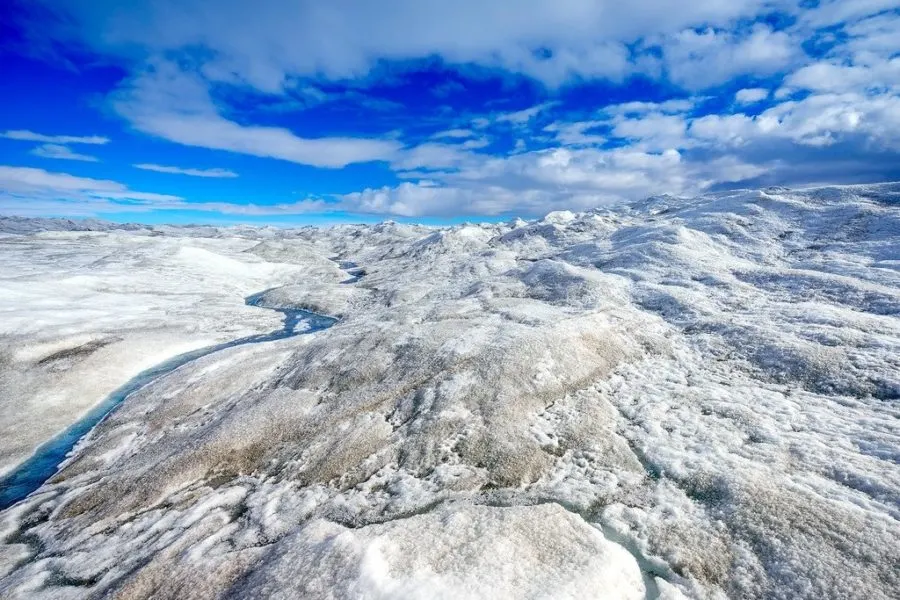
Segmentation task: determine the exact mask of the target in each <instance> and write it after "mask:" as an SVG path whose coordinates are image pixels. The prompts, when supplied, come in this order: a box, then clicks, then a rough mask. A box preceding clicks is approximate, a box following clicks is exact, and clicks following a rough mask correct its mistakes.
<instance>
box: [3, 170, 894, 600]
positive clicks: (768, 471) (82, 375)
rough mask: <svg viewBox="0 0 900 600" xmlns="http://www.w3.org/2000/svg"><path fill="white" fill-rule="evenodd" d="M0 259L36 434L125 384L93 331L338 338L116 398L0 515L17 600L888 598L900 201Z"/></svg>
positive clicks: (223, 361)
mask: <svg viewBox="0 0 900 600" xmlns="http://www.w3.org/2000/svg"><path fill="white" fill-rule="evenodd" d="M16 227H17V228H18V230H20V231H30V228H29V227H28V226H27V224H23V223H22V222H18V221H17V222H16ZM97 228H101V227H99V226H98V227H97ZM0 243H2V248H0V251H2V253H3V258H4V259H6V260H4V263H6V264H14V265H15V269H16V275H15V276H12V275H10V276H8V277H7V275H6V273H7V272H8V271H5V272H4V278H5V281H4V285H3V288H2V290H3V292H2V296H0V310H3V311H4V314H6V315H9V316H10V318H5V317H4V319H3V320H2V322H3V327H4V331H5V335H6V338H4V340H3V344H4V348H5V350H4V352H5V354H4V355H3V356H4V357H6V358H4V359H3V360H4V361H6V362H3V363H2V365H3V366H2V368H3V369H5V371H3V373H7V375H6V376H5V377H6V379H5V380H4V381H7V382H10V383H6V384H4V385H6V386H7V387H6V388H4V389H8V390H13V391H15V393H16V394H17V395H21V396H22V397H23V398H24V397H30V398H37V399H34V400H31V401H29V402H24V401H23V402H20V401H19V400H11V401H10V406H15V407H17V408H16V410H7V408H6V407H4V412H3V415H4V419H8V418H19V419H20V421H19V425H16V426H15V427H18V428H19V429H30V428H26V427H24V425H22V423H29V422H32V421H30V420H29V415H31V414H44V413H41V412H40V411H41V410H44V411H47V409H46V407H43V408H42V405H41V401H42V400H40V398H43V397H45V396H40V395H35V393H34V391H33V390H35V389H38V388H39V386H43V387H40V388H39V389H43V390H45V394H46V393H47V392H50V391H52V392H53V393H55V394H70V393H72V392H71V390H72V389H74V388H75V387H77V386H75V383H74V382H75V381H79V382H89V383H91V385H96V384H95V382H96V381H102V380H104V378H106V379H108V380H109V381H110V383H111V384H113V383H121V380H122V379H127V378H128V376H129V373H130V372H131V371H130V370H129V369H126V368H121V367H119V366H117V367H116V369H114V370H111V371H107V372H104V371H103V365H108V364H109V359H107V360H105V361H104V360H99V359H98V360H97V361H96V362H94V363H92V362H90V360H91V359H90V358H89V357H92V356H96V355H97V354H98V353H100V352H102V351H103V348H106V347H107V346H103V347H97V348H93V346H91V345H90V344H94V345H96V342H95V340H105V339H107V338H112V337H118V338H122V339H123V340H124V341H123V342H116V343H118V344H123V345H121V346H119V349H118V350H116V353H115V356H116V357H118V358H117V361H116V362H118V361H119V360H121V361H123V362H128V361H134V362H139V361H140V360H143V359H145V358H146V359H147V360H150V358H151V356H150V353H149V352H148V351H147V350H146V348H150V347H153V348H157V350H158V355H161V357H162V358H165V357H166V356H168V353H170V352H174V351H175V348H176V346H177V344H188V345H190V344H197V345H202V344H205V343H208V340H210V339H215V340H221V339H223V338H224V337H227V336H229V335H231V336H233V337H239V336H240V335H244V334H246V333H248V332H249V333H253V332H257V331H260V330H262V331H269V330H271V329H274V328H275V327H276V325H275V324H274V323H273V321H277V316H273V314H272V313H271V312H270V311H258V310H254V309H253V308H251V307H244V306H242V305H241V304H242V301H243V299H244V298H245V297H246V296H248V295H250V294H252V293H258V292H262V293H261V294H260V295H259V297H258V300H257V301H258V302H259V303H260V304H261V305H263V306H271V307H279V306H290V307H294V308H309V309H313V310H317V311H319V312H323V313H328V314H333V315H340V316H341V317H342V318H341V321H340V322H339V323H338V324H336V325H335V326H333V327H332V328H330V329H328V330H326V331H322V332H317V333H314V334H311V335H309V336H301V337H297V338H291V339H285V340H279V341H274V342H269V343H265V344H257V345H252V346H243V347H238V348H231V349H229V350H224V351H222V352H220V353H216V354H214V355H210V356H207V357H204V358H202V359H199V360H197V361H195V362H193V363H191V364H189V365H186V366H185V367H183V368H180V369H178V370H177V371H175V372H172V373H170V374H169V375H166V376H165V377H162V378H160V379H159V380H157V381H156V382H154V383H153V384H151V385H149V386H147V387H145V388H143V389H141V390H140V391H138V392H137V393H135V394H134V395H133V396H131V397H130V398H129V399H128V400H127V401H126V402H125V403H124V404H122V406H121V407H120V408H119V409H118V410H117V411H116V412H114V413H113V414H112V415H111V416H110V417H109V418H108V419H107V420H105V421H104V422H103V423H102V424H101V425H99V426H98V427H97V428H96V429H95V430H94V432H93V433H92V434H91V435H90V436H89V437H88V438H87V439H85V440H84V441H83V442H82V443H81V444H80V445H79V446H78V448H77V449H76V451H75V453H74V454H73V456H72V457H70V459H69V460H68V461H67V463H66V464H65V465H64V467H63V468H62V470H61V471H60V472H59V473H58V474H57V475H56V476H55V477H54V478H53V479H52V480H51V481H50V482H49V483H48V484H47V485H45V486H44V487H43V488H41V489H40V490H39V491H38V492H36V493H35V494H33V495H32V496H31V497H30V498H28V499H27V500H25V501H24V502H22V503H20V504H19V505H17V506H14V507H12V508H10V509H9V510H7V511H5V512H3V513H2V514H0V535H2V536H4V539H5V544H4V545H3V546H0V596H3V597H21V598H42V597H47V598H68V597H73V598H80V597H85V596H89V597H100V596H104V595H106V594H115V595H116V596H117V597H121V598H147V597H156V598H218V597H229V598H243V597H270V596H275V597H278V596H280V597H289V598H293V597H310V598H320V597H326V598H327V597H332V598H360V597H362V598H394V597H413V598H434V597H446V598H466V597H508V598H559V597H562V598H565V597H578V598H581V597H609V598H632V597H634V598H645V597H651V598H655V597H659V598H681V597H685V596H686V597H692V598H723V597H731V598H760V597H771V598H788V597H790V598H866V599H869V598H895V597H896V596H897V593H898V590H900V553H898V552H897V547H898V545H900V522H898V519H900V466H898V461H900V427H898V422H900V420H898V419H900V406H898V401H900V186H898V185H882V186H866V187H861V186H857V187H842V188H823V189H814V190H808V191H801V192H797V191H790V190H785V189H770V190H765V191H750V192H730V193H722V194H717V195H712V196H706V197H703V198H696V199H682V198H670V197H661V198H652V199H649V200H647V201H643V202H640V203H636V204H633V205H631V206H626V207H622V208H617V209H604V210H597V211H593V212H587V213H580V214H572V213H564V212H560V213H553V214H551V215H548V216H547V217H546V218H544V219H542V220H539V221H533V222H524V221H517V222H512V223H509V224H505V225H504V224H499V225H461V226H457V227H452V228H443V229H429V228H423V227H415V226H409V225H400V224H395V223H385V224H381V225H377V226H365V227H363V226H339V227H334V228H331V229H323V230H318V229H311V228H309V229H300V230H293V231H274V230H269V229H266V230H253V229H248V228H243V229H238V230H233V229H232V230H229V229H213V228H203V229H178V228H166V229H150V230H139V231H135V232H123V231H108V232H106V231H105V232H100V233H88V234H76V233H68V232H63V233H39V234H28V235H21V234H16V235H10V236H8V237H4V238H0ZM57 261H59V262H60V264H61V265H63V266H62V267H59V268H58V269H57V268H56V267H55V266H54V265H55V263H56V262H57ZM337 261H353V262H354V263H356V264H357V265H359V268H361V269H363V270H364V273H365V274H364V276H363V277H359V278H357V277H348V275H347V273H346V272H344V271H342V270H340V269H339V268H338V262H337ZM197 265H202V266H197ZM345 266H346V265H345ZM72 278H74V282H69V283H68V284H66V285H61V283H62V282H66V281H69V280H71V279H72ZM7 283H10V285H7ZM10 290H11V291H10ZM129 300H131V301H130V302H129ZM66 307H68V308H66ZM79 311H84V312H79ZM70 313H71V315H74V316H66V315H69V314H70ZM82 315H87V316H84V317H83V316H82ZM198 323H202V324H203V325H202V326H198V325H197V324H198ZM145 330H149V331H150V332H152V334H153V335H156V336H158V337H156V338H153V339H158V340H160V341H159V342H157V343H158V344H159V346H153V345H152V344H151V343H150V342H146V343H145V345H144V346H141V345H139V344H138V345H135V346H126V345H124V344H125V343H126V342H128V340H131V339H142V338H140V336H142V335H150V333H145ZM98 332H99V333H98ZM66 336H71V337H66ZM76 336H82V337H76ZM148 339H149V338H148ZM85 344H89V345H88V346H87V347H86V348H85V347H83V346H84V345H85ZM79 348H80V349H79ZM142 348H144V350H142ZM60 353H62V354H60ZM54 354H56V355H57V358H54V359H53V360H51V361H50V362H51V363H52V362H54V361H65V362H66V365H68V366H67V368H68V369H77V372H76V373H77V377H75V376H73V377H72V378H70V379H66V378H65V375H64V373H65V369H63V370H62V373H63V374H57V373H55V372H54V371H52V370H51V369H48V368H45V367H42V366H41V362H40V361H41V360H44V359H45V358H46V357H47V356H53V355H54ZM135 356H137V357H138V358H135ZM70 363H71V364H70ZM44 364H47V363H44ZM8 365H13V366H12V367H10V366H8ZM22 373H24V375H22ZM113 387H115V386H113ZM95 391H100V389H99V387H98V388H97V389H96V390H95ZM26 392H27V394H31V396H28V395H27V394H26ZM4 398H6V396H4ZM17 398H18V396H17ZM83 398H84V399H83V400H82V403H83V404H82V405H87V404H89V403H90V402H92V401H96V400H97V399H98V398H96V393H95V394H94V395H93V396H90V398H93V400H91V399H88V396H87V395H85V396H83ZM4 401H5V400H4ZM56 402H57V403H62V404H63V405H66V403H67V402H69V401H68V400H65V399H63V398H62V397H60V398H59V399H57V400H56ZM20 406H21V407H23V408H22V409H21V410H19V408H18V407H20ZM54 410H56V409H54ZM67 410H68V412H66V413H65V415H66V416H65V418H67V419H73V418H76V417H77V414H78V413H79V411H78V410H69V409H67ZM50 412H53V411H52V410H51V411H50ZM10 415H12V417H10ZM16 415H19V416H18V417H17V416H16ZM39 434H40V435H43V430H41V429H40V428H38V430H37V431H36V432H35V433H34V434H33V439H35V440H39V439H40V435H39ZM5 443H6V442H4V444H5Z"/></svg>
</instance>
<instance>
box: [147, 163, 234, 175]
mask: <svg viewBox="0 0 900 600" xmlns="http://www.w3.org/2000/svg"><path fill="white" fill-rule="evenodd" d="M132 166H133V167H134V168H136V169H143V170H145V171H156V172H157V173H171V174H174V175H190V176H191V177H217V178H232V177H237V176H238V174H237V173H235V172H234V171H230V170H228V169H185V168H183V167H170V166H166V165H155V164H152V163H139V164H136V165H132Z"/></svg>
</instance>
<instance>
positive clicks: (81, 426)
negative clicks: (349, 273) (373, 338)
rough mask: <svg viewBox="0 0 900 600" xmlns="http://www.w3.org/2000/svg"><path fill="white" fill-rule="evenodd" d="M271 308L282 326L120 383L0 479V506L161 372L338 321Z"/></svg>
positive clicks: (52, 469) (38, 479) (21, 494)
mask: <svg viewBox="0 0 900 600" xmlns="http://www.w3.org/2000/svg"><path fill="white" fill-rule="evenodd" d="M262 296H263V294H256V295H254V296H250V297H249V298H247V300H246V302H247V304H249V305H251V306H260V301H261V298H262ZM262 308H268V307H262ZM272 310H276V311H278V312H280V313H282V314H283V315H284V322H283V324H282V325H283V326H282V328H281V329H280V330H278V331H273V332H272V333H264V334H259V335H251V336H249V337H245V338H240V339H237V340H233V341H230V342H224V343H222V344H217V345H215V346H207V347H206V348H200V349H199V350H193V351H191V352H186V353H184V354H180V355H178V356H176V357H174V358H171V359H169V360H167V361H165V362H163V363H160V364H158V365H156V366H155V367H152V368H150V369H147V370H146V371H142V372H141V373H139V374H138V375H136V376H135V377H133V378H131V379H130V380H129V381H128V382H126V383H125V384H124V385H123V386H122V387H120V388H119V389H117V390H116V391H114V392H113V393H111V394H110V395H109V396H107V397H106V399H105V400H103V402H101V403H100V404H98V405H97V406H95V407H94V408H93V409H91V411H90V412H88V413H87V414H86V415H85V416H84V417H82V418H81V419H80V420H78V421H77V422H75V423H73V424H72V425H70V426H69V427H68V429H66V430H65V431H63V432H62V433H60V434H59V435H57V436H56V437H54V438H53V439H51V440H49V441H47V442H45V443H44V444H43V445H41V446H40V447H38V449H37V450H35V452H34V454H33V455H32V456H31V458H29V459H28V460H26V461H25V462H23V463H22V464H20V465H19V466H17V467H16V468H15V469H14V470H13V471H11V472H10V473H8V474H6V475H5V476H4V477H3V478H2V479H0V510H3V509H6V508H9V507H10V506H12V505H13V504H15V503H16V502H19V501H20V500H22V499H24V498H25V497H26V496H28V495H29V494H30V493H32V492H34V491H35V490H37V489H38V488H39V487H41V486H42V485H43V484H44V482H46V481H47V480H48V479H50V478H51V477H52V476H53V475H54V474H55V473H56V471H57V470H58V469H59V466H60V465H61V464H62V462H63V461H64V460H65V458H66V456H68V454H69V453H70V452H71V451H72V449H73V448H74V447H75V445H76V444H77V443H78V441H79V440H80V439H81V438H83V437H84V436H85V435H87V434H88V433H89V432H90V431H91V430H92V429H93V428H94V427H95V426H96V425H97V424H98V423H100V421H102V420H103V419H104V418H105V417H106V416H107V415H108V414H109V413H111V412H112V411H113V410H115V408H116V407H117V406H119V405H120V404H121V403H122V402H123V401H124V400H125V399H126V398H127V397H128V396H129V395H131V394H132V393H134V392H136V391H137V390H139V389H141V388H142V387H144V386H145V385H147V384H149V383H152V382H153V381H155V380H156V379H158V378H160V377H162V376H163V375H166V374H167V373H171V372H172V371H174V370H175V369H177V368H179V367H182V366H184V365H186V364H188V363H189V362H191V361H195V360H197V359H198V358H201V357H203V356H208V355H210V354H213V353H215V352H219V351H220V350H225V349H226V348H234V347H235V346H245V345H247V344H259V343H262V342H272V341H275V340H282V339H285V338H289V337H293V336H295V335H302V334H306V333H312V332H314V331H321V330H322V329H327V328H328V327H331V326H332V325H334V323H335V322H336V321H337V319H335V318H333V317H326V316H323V315H317V314H315V313H312V312H309V311H305V310H299V309H285V308H272ZM301 323H302V324H304V325H306V327H303V328H301V329H300V330H299V331H298V330H297V327H298V326H299V325H300V324H301Z"/></svg>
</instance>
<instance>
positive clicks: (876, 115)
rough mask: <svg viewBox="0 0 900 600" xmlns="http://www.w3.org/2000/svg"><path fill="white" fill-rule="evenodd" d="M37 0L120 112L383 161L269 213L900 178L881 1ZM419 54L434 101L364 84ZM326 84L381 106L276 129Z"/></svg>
mask: <svg viewBox="0 0 900 600" xmlns="http://www.w3.org/2000/svg"><path fill="white" fill-rule="evenodd" d="M47 8H48V10H50V11H51V12H53V13H55V14H57V15H59V16H60V17H61V18H60V19H59V20H58V21H56V22H54V24H52V25H47V24H46V23H42V25H45V26H44V27H42V28H41V29H40V30H37V29H34V30H33V31H32V32H31V35H32V36H33V37H34V38H35V39H37V38H42V39H45V40H47V41H48V43H53V44H57V45H58V44H63V45H65V46H67V47H72V46H73V45H77V46H78V47H79V48H81V49H83V50H86V51H88V52H92V53H95V54H97V55H99V56H102V57H104V58H105V59H107V60H111V61H114V62H117V63H119V64H121V65H123V66H124V67H125V69H126V70H127V72H128V75H127V76H126V77H125V78H123V80H122V81H121V82H120V83H119V84H118V85H117V87H116V89H114V90H113V91H112V93H111V94H110V95H109V98H108V106H109V107H110V108H111V109H112V112H113V113H114V114H116V115H118V116H119V117H120V118H121V119H122V120H123V121H124V123H126V124H127V127H128V128H129V130H130V131H132V132H137V133H139V134H141V135H148V136H152V137H155V138H159V139H162V140H166V141H168V142H171V143H174V144H178V145H181V146H186V147H193V148H205V149H209V150H213V151H224V152H230V153H235V154H240V155H247V156H253V157H258V158H263V159H275V160H277V161H284V162H287V163H297V164H300V165H306V166H311V167H316V168H320V169H342V168H344V167H346V166H348V165H355V164H361V163H369V164H373V163H374V164H378V165H381V167H380V168H382V169H385V170H387V171H388V172H389V173H390V174H391V176H392V177H393V179H394V180H395V181H394V183H392V184H388V185H378V186H369V187H366V186H365V185H363V186H361V187H362V189H358V190H357V191H352V192H349V193H341V194H333V195H327V196H323V195H321V194H318V195H315V196H312V195H309V194H303V193H302V191H301V192H299V193H298V196H299V197H294V198H286V199H285V201H284V202H282V203H277V204H273V205H271V206H273V207H274V206H277V207H278V208H272V210H273V211H276V212H282V211H286V210H291V211H296V212H305V211H313V210H346V211H351V212H358V213H369V214H378V215H382V214H383V215H403V216H411V217H419V216H430V215H437V216H455V215H461V214H465V215H496V214H505V213H520V214H540V213H541V212H546V211H548V210H552V209H556V208H586V207H590V206H595V205H597V204H602V203H606V202H615V201H622V200H629V199H636V198H640V197H642V196H646V195H650V194H657V193H674V194H694V193H699V192H703V191H705V190H711V189H719V188H722V187H732V186H740V185H761V184H795V183H799V184H806V183H825V182H855V181H860V180H871V179H890V178H898V177H900V167H898V165H900V160H898V158H900V141H898V140H900V33H898V32H900V2H898V1H897V0H860V1H857V2H846V1H844V0H822V1H821V2H817V3H815V4H814V5H810V3H806V2H800V1H793V0H697V1H695V2H690V3H687V4H683V5H679V6H678V8H677V10H673V8H672V5H671V3H669V2H664V1H662V0H634V1H633V2H629V3H627V4H623V3H621V2H613V1H612V0H600V1H588V0H560V1H558V2H546V1H539V0H523V1H522V2H520V3H518V4H517V6H516V8H515V10H511V9H510V5H509V3H508V2H505V1H501V0H479V1H477V2H475V1H474V0H460V1H459V2H454V3H427V2H426V3H423V2H417V1H415V0H386V1H385V2H380V3H374V4H373V3H371V2H366V1H363V0H336V1H334V2H330V3H321V2H313V1H312V0H308V1H297V2H295V1H290V2H289V1H287V0H259V1H257V2H254V3H250V4H248V3H246V2H240V1H237V0H224V1H222V2H215V3H214V2H209V1H208V0H178V1H176V0H153V1H150V0H136V1H135V2H131V3H129V5H128V7H122V6H121V5H120V4H118V3H114V2H94V3H84V2H77V1H76V0H64V1H55V2H52V3H47ZM255 32H265V33H264V34H257V33H255ZM423 69H432V70H433V71H434V72H439V73H445V74H446V73H452V74H453V76H452V77H449V76H447V77H445V80H444V81H442V82H440V84H432V85H433V89H431V90H428V93H430V94H431V97H433V98H436V99H438V101H439V103H440V102H442V103H443V104H440V106H438V108H436V109H435V111H434V112H433V113H431V114H428V115H425V116H424V117H422V116H418V115H417V116H413V115H412V114H410V115H408V116H407V114H406V113H407V112H410V113H416V110H417V109H418V108H419V107H418V106H417V105H416V106H413V105H404V104H403V98H399V99H398V98H397V96H396V95H395V96H394V97H392V98H391V99H385V98H384V97H379V96H378V94H376V93H375V92H374V91H373V90H376V89H384V88H391V86H394V87H397V86H402V85H404V82H405V81H406V80H407V78H410V77H413V75H414V74H415V73H417V72H420V71H422V70H423ZM486 80H497V81H499V82H500V85H501V86H506V87H501V88H500V90H501V91H500V92H499V97H498V98H495V100H497V101H499V100H504V101H507V102H505V104H504V103H503V102H500V103H499V104H498V103H497V102H494V103H493V104H492V103H491V102H487V103H481V104H480V105H479V104H478V103H477V102H476V101H470V102H469V103H468V104H466V103H464V100H465V98H466V94H467V93H469V91H470V89H474V88H476V87H477V84H478V83H479V82H483V81H486ZM522 81H525V82H529V83H528V85H531V86H532V88H529V89H535V90H537V91H536V92H534V93H533V94H532V99H533V100H534V101H533V102H532V103H531V104H530V105H525V106H521V105H519V106H518V107H515V108H511V109H506V107H507V106H509V105H510V103H509V102H508V100H509V99H510V97H511V96H509V95H506V96H504V94H508V93H510V92H506V91H504V90H513V89H521V88H515V86H516V85H521V82H522ZM408 85H414V84H408ZM598 89H601V90H604V92H603V93H598V92H597V91H596V90H598ZM647 90H649V91H647ZM407 91H408V90H407ZM413 91H415V92H416V93H419V92H421V90H413ZM407 97H409V98H412V99H413V100H410V102H414V103H417V102H419V101H418V100H416V98H419V96H417V95H415V94H413V93H411V92H409V93H408V96H407ZM459 98H462V99H463V100H459ZM622 98H626V99H627V101H624V102H623V101H621V99H622ZM454 102H458V104H454ZM330 103H345V104H347V103H350V105H351V106H352V107H354V110H356V111H357V112H358V113H359V114H373V113H374V112H378V111H381V113H382V114H387V115H388V116H389V117H390V119H388V120H386V122H389V123H390V124H391V126H390V128H388V127H382V128H381V129H380V130H379V129H378V128H377V127H358V129H359V131H357V132H353V131H352V129H353V128H352V127H339V126H336V125H340V123H339V122H335V121H334V120H332V121H329V122H327V123H325V124H326V125H329V126H330V129H329V128H328V127H320V128H319V129H324V130H325V131H324V132H321V131H317V133H316V135H309V134H306V133H304V134H303V135H301V134H299V133H297V132H296V128H295V127H294V126H293V125H294V124H296V123H303V124H305V125H310V124H313V125H315V124H316V121H315V118H312V117H308V115H310V114H312V113H310V110H311V108H312V107H316V108H317V110H319V111H320V112H317V113H315V114H316V115H319V114H322V111H323V110H324V109H323V107H325V108H327V106H328V105H329V104H330ZM460 103H461V104H460ZM248 107H249V108H248ZM260 107H269V109H270V113H269V115H268V116H266V115H264V114H263V113H262V108H260ZM460 107H462V108H463V109H462V110H460ZM276 113H277V114H279V115H283V114H285V113H288V114H292V115H295V118H294V119H293V120H287V119H282V120H281V121H277V120H275V119H273V118H272V117H271V115H272V114H276ZM345 114H346V113H345ZM350 114H351V115H353V114H354V113H353V112H352V111H351V112H350ZM354 123H356V122H355V121H354ZM310 128H311V129H316V128H315V127H310ZM348 128H349V129H350V130H351V132H350V133H348V132H347V129H348ZM373 130H374V131H376V132H375V133H373V132H372V131H373ZM2 136H3V137H5V138H9V139H14V140H23V141H32V142H38V143H41V144H43V145H42V146H39V147H38V148H35V149H34V150H33V153H34V154H36V155H38V156H41V157H46V158H58V159H62V158H67V159H70V160H81V161H88V160H92V157H90V156H87V155H83V154H79V153H76V152H73V151H71V150H70V149H69V148H68V147H67V145H69V144H103V143H106V142H108V141H109V140H108V139H107V138H105V137H102V136H84V137H78V136H68V135H42V134H36V133H32V132H30V131H24V130H21V131H7V132H6V133H4V134H2ZM135 166H137V167H138V168H143V169H149V170H153V171H158V172H163V173H178V174H184V175H192V176H196V177H208V178H213V177H233V176H235V175H236V174H235V173H233V172H231V171H226V170H218V169H212V170H200V169H191V168H182V167H170V166H160V165H156V164H147V163H145V162H138V163H137V164H136V165H135ZM45 173H46V172H45ZM297 187H302V186H297ZM212 204H216V205H217V206H218V205H219V204H218V203H212ZM222 210H226V211H227V210H232V211H233V212H240V211H242V210H249V209H244V208H241V207H239V206H235V207H234V208H232V209H229V208H227V207H224V208H222ZM253 210H257V209H253ZM258 210H263V211H265V210H269V209H265V208H259V209H258Z"/></svg>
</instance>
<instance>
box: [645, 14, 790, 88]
mask: <svg viewBox="0 0 900 600" xmlns="http://www.w3.org/2000/svg"><path fill="white" fill-rule="evenodd" d="M799 42H800V40H796V39H793V38H792V37H791V36H790V35H789V34H787V33H785V32H783V31H774V30H772V29H771V28H770V27H768V26H766V25H757V26H755V27H754V28H753V30H752V31H751V32H750V33H749V34H748V35H746V36H742V35H740V34H738V33H733V32H728V31H725V32H723V31H716V30H714V29H707V30H705V31H701V32H697V31H695V30H693V29H687V30H685V31H682V32H680V33H678V34H677V35H675V36H673V37H672V38H671V39H670V40H665V41H663V42H662V44H663V52H664V57H665V64H666V68H667V70H668V73H669V75H670V77H671V78H672V81H674V82H675V83H677V84H679V85H682V86H684V87H686V88H689V89H703V88H705V87H709V86H712V85H716V84H719V83H723V82H725V81H728V80H730V79H732V78H733V77H735V76H737V75H743V74H747V73H752V74H753V75H756V76H767V75H771V74H773V73H777V72H779V71H782V70H784V69H786V68H787V67H788V66H790V65H791V63H792V62H793V61H795V60H796V59H797V58H798V56H799V55H800V54H801V53H802V50H801V48H800V44H799Z"/></svg>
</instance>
